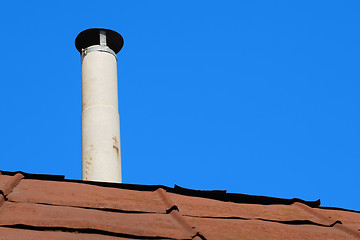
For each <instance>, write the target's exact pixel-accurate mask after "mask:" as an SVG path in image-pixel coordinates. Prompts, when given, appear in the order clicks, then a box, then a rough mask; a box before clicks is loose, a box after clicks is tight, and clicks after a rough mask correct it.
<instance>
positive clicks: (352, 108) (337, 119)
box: [0, 0, 360, 210]
mask: <svg viewBox="0 0 360 240" xmlns="http://www.w3.org/2000/svg"><path fill="white" fill-rule="evenodd" d="M0 9H1V14H0V26H1V34H0V36H1V37H0V46H1V55H0V56H1V57H0V68H1V77H0V103H1V111H0V116H1V118H0V135H1V137H0V151H1V155H0V169H2V170H7V171H18V170H21V171H25V172H30V173H44V174H61V175H65V176H66V178H69V179H81V63H80V55H79V53H78V52H77V50H76V49H75V46H74V40H75V37H76V36H77V34H78V33H80V32H81V31H82V30H84V29H87V28H91V27H104V28H110V29H113V30H116V31H118V32H119V33H121V34H122V36H123V37H124V40H125V44H124V48H123V50H122V51H121V52H120V53H119V54H118V79H119V111H120V119H121V141H122V142H121V148H122V149H121V151H122V166H123V182H125V183H135V184H163V185H167V186H173V185H174V184H178V185H180V186H182V187H187V188H194V189H226V190H228V191H229V192H237V193H246V194H255V195H265V196H273V197H283V198H293V197H298V198H303V199H305V200H316V199H318V198H320V199H321V201H322V206H333V207H342V208H349V209H353V210H360V190H359V189H360V187H359V183H360V173H359V172H360V111H359V109H360V89H359V88H360V83H359V80H360V31H359V26H360V2H359V1H329V0H327V1H254V0H251V1H250V0H248V1H240V0H238V1H209V0H207V1H193V0H192V1H185V0H181V1H168V0H166V1H165V0H164V1H155V0H154V1H145V0H144V1H89V0H88V1H43V2H41V1H1V3H0Z"/></svg>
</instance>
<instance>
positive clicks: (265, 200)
mask: <svg viewBox="0 0 360 240" xmlns="http://www.w3.org/2000/svg"><path fill="white" fill-rule="evenodd" d="M0 172H1V173H2V174H3V175H11V176H12V175H15V174H17V173H20V174H22V175H23V176H24V178H25V179H37V180H47V181H61V182H75V183H81V184H90V185H96V186H101V187H112V188H120V189H130V190H138V191H156V190H158V189H159V188H162V189H164V190H166V191H167V192H171V193H177V194H181V195H185V196H193V197H202V198H208V199H214V200H219V201H224V202H234V203H247V204H260V205H274V204H284V205H291V204H293V203H296V202H299V203H302V204H305V205H307V206H309V207H312V208H313V207H319V206H320V203H321V202H320V199H318V200H316V201H306V200H302V199H299V198H292V199H287V198H276V197H267V196H258V195H248V194H241V193H227V192H226V190H194V189H188V188H183V187H180V186H178V185H175V186H174V187H173V188H172V187H167V186H164V185H143V184H128V183H109V182H93V181H84V180H74V179H65V176H64V175H50V174H32V173H25V172H22V171H16V172H9V171H0Z"/></svg>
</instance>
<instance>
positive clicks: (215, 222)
mask: <svg viewBox="0 0 360 240" xmlns="http://www.w3.org/2000/svg"><path fill="white" fill-rule="evenodd" d="M186 220H187V221H188V222H190V223H191V224H192V225H194V226H195V227H196V228H197V229H198V230H200V232H201V233H202V234H203V235H204V236H205V237H206V239H209V240H213V239H227V240H239V239H241V240H261V239H264V240H265V239H277V240H281V239H283V240H287V239H293V240H329V239H331V240H346V239H353V238H352V237H351V236H349V235H347V234H346V233H343V232H341V231H338V230H337V229H335V228H331V227H321V226H314V225H287V224H281V223H274V222H266V221H259V220H239V219H209V218H198V217H186Z"/></svg>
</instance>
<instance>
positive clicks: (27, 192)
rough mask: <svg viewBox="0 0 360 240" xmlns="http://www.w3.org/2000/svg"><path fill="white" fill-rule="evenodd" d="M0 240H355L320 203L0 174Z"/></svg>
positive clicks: (359, 230) (348, 219) (346, 220)
mask: <svg viewBox="0 0 360 240" xmlns="http://www.w3.org/2000/svg"><path fill="white" fill-rule="evenodd" d="M0 239H40V240H41V239H59V240H60V239H61V240H62V239H90V240H92V239H105V240H107V239H109V240H110V239H197V240H201V239H360V213H359V212H356V211H351V210H345V209H337V208H322V207H320V201H319V200H318V201H304V200H301V199H296V198H294V199H281V198H272V197H263V196H252V195H245V194H234V193H227V192H226V191H198V190H191V189H185V188H181V187H178V186H175V187H174V188H170V187H166V186H161V185H156V186H155V185H135V184H116V183H98V182H87V181H80V180H67V179H64V177H63V176H59V175H40V174H27V173H22V172H6V171H2V172H0Z"/></svg>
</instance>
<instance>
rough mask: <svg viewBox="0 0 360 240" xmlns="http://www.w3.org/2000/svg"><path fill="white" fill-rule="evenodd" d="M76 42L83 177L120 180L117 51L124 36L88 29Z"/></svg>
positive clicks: (90, 179)
mask: <svg viewBox="0 0 360 240" xmlns="http://www.w3.org/2000/svg"><path fill="white" fill-rule="evenodd" d="M119 36H120V38H119ZM107 42H109V43H111V42H115V43H116V44H117V45H116V44H115V45H114V46H112V45H111V44H107ZM75 45H76V47H77V48H78V50H79V49H81V50H79V51H81V73H82V74H81V78H82V120H81V123H82V129H81V132H82V136H81V140H82V178H83V180H88V181H100V182H115V183H121V151H120V122H119V112H118V86H117V60H116V53H117V52H118V51H120V49H121V47H122V45H123V40H122V37H121V35H120V34H118V33H116V32H113V31H111V30H107V29H88V30H85V31H83V32H82V33H80V34H79V35H78V37H77V38H76V40H75ZM119 45H121V46H120V49H119V48H118V47H119Z"/></svg>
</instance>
